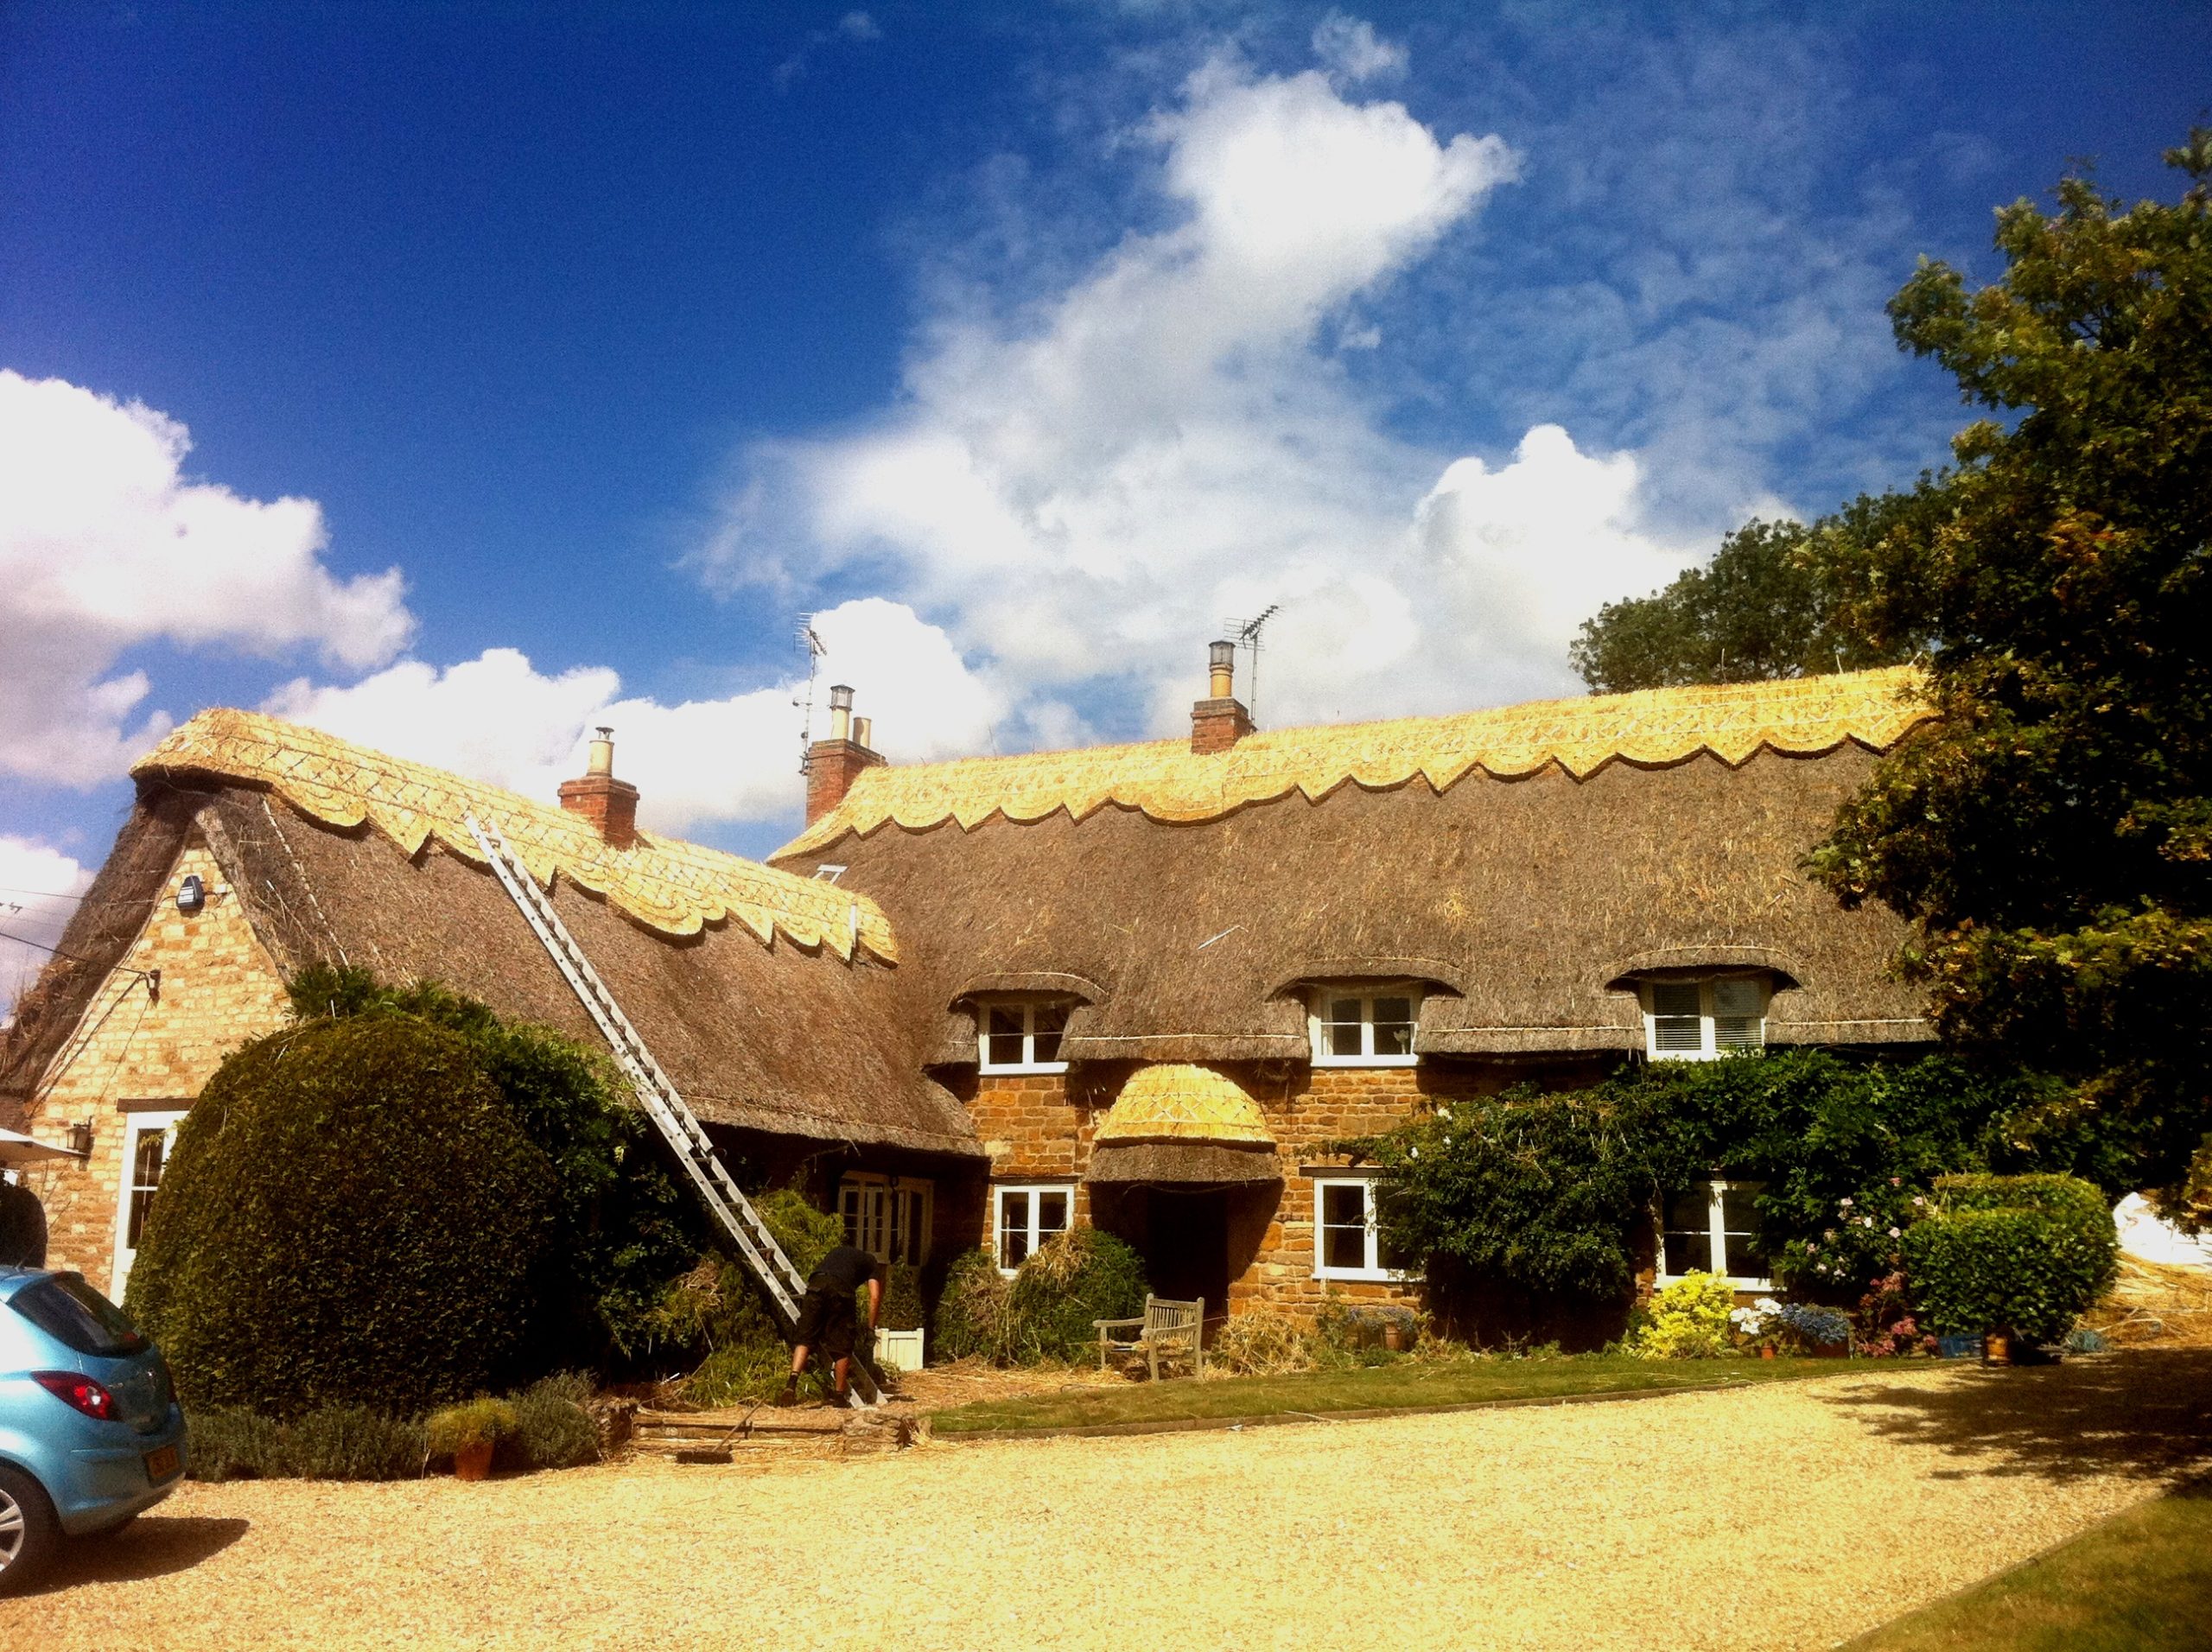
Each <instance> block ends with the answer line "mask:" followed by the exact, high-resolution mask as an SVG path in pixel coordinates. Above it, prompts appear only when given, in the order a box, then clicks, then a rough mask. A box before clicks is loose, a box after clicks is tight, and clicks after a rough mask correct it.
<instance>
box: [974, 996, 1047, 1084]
mask: <svg viewBox="0 0 2212 1652" xmlns="http://www.w3.org/2000/svg"><path fill="white" fill-rule="evenodd" d="M1067 1026H1068V1007H1067V1005H1066V1004H1065V1003H1058V1004H1054V1003H1040V1002H1039V1001H1036V1000H1034V999H1022V998H1001V999H984V1000H982V1001H980V1002H978V1003H977V1004H976V1065H977V1067H978V1069H979V1070H980V1071H983V1072H1065V1071H1067V1070H1068V1064H1067V1063H1066V1062H1065V1061H1063V1060H1061V1059H1060V1039H1061V1037H1062V1035H1064V1034H1065V1032H1067Z"/></svg>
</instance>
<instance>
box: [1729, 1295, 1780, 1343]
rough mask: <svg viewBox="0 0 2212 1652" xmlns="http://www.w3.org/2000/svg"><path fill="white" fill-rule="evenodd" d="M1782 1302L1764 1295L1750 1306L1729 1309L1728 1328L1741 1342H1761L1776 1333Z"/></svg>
mask: <svg viewBox="0 0 2212 1652" xmlns="http://www.w3.org/2000/svg"><path fill="white" fill-rule="evenodd" d="M1781 1315H1782V1304H1781V1303H1779V1302H1777V1301H1776V1300H1775V1299H1773V1298H1772V1297H1770V1296H1763V1297H1761V1298H1760V1299H1758V1301H1756V1302H1754V1303H1752V1304H1751V1306H1750V1307H1748V1308H1731V1309H1730V1310H1729V1311H1728V1329H1729V1330H1730V1331H1732V1332H1734V1333H1735V1336H1736V1337H1737V1340H1738V1342H1739V1343H1760V1342H1764V1341H1765V1340H1766V1339H1767V1338H1768V1337H1770V1336H1772V1335H1773V1334H1774V1331H1775V1327H1776V1326H1777V1325H1778V1324H1779V1323H1780V1321H1781Z"/></svg>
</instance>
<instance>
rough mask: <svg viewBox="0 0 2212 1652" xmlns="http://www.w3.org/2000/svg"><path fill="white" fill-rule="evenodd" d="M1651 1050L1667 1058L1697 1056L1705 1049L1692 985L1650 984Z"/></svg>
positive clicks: (1693, 983)
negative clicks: (1669, 1056)
mask: <svg viewBox="0 0 2212 1652" xmlns="http://www.w3.org/2000/svg"><path fill="white" fill-rule="evenodd" d="M1651 1047H1652V1048H1653V1049H1654V1050H1656V1051H1660V1052H1664V1053H1667V1054H1670V1055H1696V1054H1699V1053H1701V1052H1703V1051H1704V1049H1705V1032H1704V1028H1703V1026H1702V1025H1701V1023H1700V1018H1699V1014H1698V986H1697V982H1694V981H1656V982H1652V984H1651Z"/></svg>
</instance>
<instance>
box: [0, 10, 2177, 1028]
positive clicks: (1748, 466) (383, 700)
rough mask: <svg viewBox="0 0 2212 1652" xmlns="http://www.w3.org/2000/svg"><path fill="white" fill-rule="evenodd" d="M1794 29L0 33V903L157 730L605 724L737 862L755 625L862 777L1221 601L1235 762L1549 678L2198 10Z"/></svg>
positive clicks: (1885, 463)
mask: <svg viewBox="0 0 2212 1652" xmlns="http://www.w3.org/2000/svg"><path fill="white" fill-rule="evenodd" d="M1804 10H1805V9H1802V8H1796V7H1779V6H1777V7H1764V6H1759V5H1753V4H1734V5H1717V6H1702V7H1694V8H1692V7H1685V8H1681V9H1679V10H1675V9H1669V8H1663V7H1658V6H1634V7H1628V6H1624V7H1618V8H1607V7H1604V6H1595V5H1544V4H1521V5H1501V6H1495V7H1466V8H1440V7H1435V6H1426V7H1413V6H1390V5H1375V6H1368V7H1359V8H1338V7H1332V6H1329V5H1284V6H1263V7H1255V6H1210V5H1199V4H1190V5H1177V4H1172V3H1155V4H1145V5H1128V6H1122V7H1114V6H1108V5H1098V6H1080V5H1074V4H1062V5H1048V4H1041V3H1039V4H1020V5H1016V4H1007V5H1001V6H982V5H976V6H964V7H963V6H950V5H939V4H931V5H922V4H899V3H871V4H868V5H867V6H866V7H865V8H864V9H855V8H852V7H849V6H836V5H832V6H822V7H812V6H804V5H750V6H720V7H712V6H703V5H698V6H694V5H683V4H636V5H621V4H598V5H583V4H575V5H560V4H529V5H525V4H519V3H516V4H494V3H478V4H472V5H467V6H458V5H456V6H450V7H447V6H437V5H431V4H423V3H410V4H401V5H373V6H372V5H350V4H300V5H291V6H282V7H277V6H248V5H226V4H222V3H213V0H207V3H199V4H194V5H191V6H171V5H163V4H156V3H136V4H130V5H118V4H108V5H90V4H87V5H63V4H48V3H40V0H18V3H16V4H14V5H11V6H10V7H8V8H7V9H5V10H4V11H0V221H4V224H5V226H6V232H5V234H4V235H3V236H0V371H4V372H8V373H10V374H12V375H14V377H13V378H7V379H0V391H4V394H0V404H4V405H0V438H4V442H5V446H6V447H7V448H11V449H12V450H13V452H14V454H15V459H14V461H13V467H12V469H11V468H10V461H9V459H7V458H6V457H5V456H4V455H0V639H5V640H4V642H0V849H4V853H0V884H5V885H10V886H16V887H62V886H69V887H74V886H77V880H81V878H82V877H83V876H84V875H85V872H86V868H87V867H92V866H96V865H97V863H98V861H99V858H100V857H101V855H103V854H104V853H105V848H106V843H107V841H108V839H109V837H110V836H111V833H112V831H113V829H114V827H115V825H116V824H117V823H118V821H119V819H120V817H121V815H122V812H123V811H124V809H125V808H126V807H127V804H128V800H129V796H130V791H129V785H128V783H127V781H125V780H124V778H123V772H124V769H125V768H126V767H127V766H128V763H129V761H130V758H131V756H132V754H133V753H135V752H136V751H137V750H140V749H143V747H144V746H145V745H146V744H147V743H149V741H150V740H152V739H153V738H156V737H157V735H158V734H159V732H160V731H161V730H162V728H166V727H167V726H168V724H169V723H170V722H172V721H181V720H182V719H183V718H185V717H187V716H188V715H191V714H192V713H193V712H194V710H196V709H198V708H200V707H202V706H205V705H208V704H220V703H230V704H243V705H249V706H259V705H267V706H270V707H272V708H277V709H279V710H282V711H284V712H286V713H287V714H289V715H297V716H301V717H303V718H305V719H307V720H308V721H316V722H319V723H321V724H322V725H324V726H327V727H330V728H334V729H335V730H337V731H338V732H340V733H343V734H349V735H352V736H354V737H357V738H361V739H365V740H372V741H374V742H375V743H378V744H380V745H383V746H385V747H389V748H391V749H393V750H397V751H401V752H404V753H408V754H410V755H415V756H417V757H421V758H423V759H426V760H431V761H436V762H442V763H445V764H448V765H449V766H455V767H461V768H464V769H467V770H468V771H470V772H475V773H479V774H482V775H485V776H486V777H487V778H494V779H498V780H500V781H502V782H504V783H506V784H511V785H518V787H522V788H524V789H528V790H531V791H541V792H545V793H547V794H548V795H550V785H551V782H552V781H553V780H554V779H556V778H558V776H559V775H560V774H562V773H564V772H569V771H570V770H571V769H572V768H573V767H574V766H575V764H574V752H575V742H576V740H577V739H578V738H579V737H580V736H581V734H582V732H583V730H584V728H585V726H586V724H587V723H588V722H589V721H593V720H594V719H596V718H601V717H605V718H607V719H608V720H611V721H613V722H614V723H615V724H616V726H617V740H618V753H619V754H620V755H619V758H618V766H620V767H622V768H624V769H625V770H626V772H629V773H631V774H632V777H633V778H637V779H638V781H639V785H641V787H643V789H644V791H645V815H646V817H647V819H648V821H649V822H652V821H658V823H660V824H662V825H664V827H667V828H670V829H680V830H683V831H684V832H686V833H688V834H690V835H692V836H698V837H701V838H702V839H704V840H706V841H709V842H716V843H720V844H722V845H724V846H727V847H730V848H738V849H741V850H745V851H747V852H753V853H760V852H764V851H765V850H766V849H767V848H771V847H772V846H773V845H774V844H775V843H776V842H779V841H781V839H782V838H783V837H784V836H786V835H788V833H789V831H790V829H791V828H792V826H793V825H794V824H795V821H796V810H797V805H798V795H799V794H798V775H797V773H796V755H797V750H798V725H797V718H798V713H797V712H796V711H795V710H794V709H793V708H791V704H790V702H791V697H792V693H793V681H794V674H795V673H796V672H798V671H800V670H802V669H803V667H802V665H801V662H800V658H799V654H798V649H797V646H796V645H795V643H794V641H793V629H794V626H795V624H796V622H797V619H798V615H799V614H800V613H808V612H817V613H823V615H824V619H823V623H822V625H821V626H820V629H821V630H822V632H823V635H824V636H825V638H826V639H827V640H828V641H829V644H830V645H831V649H832V658H831V659H830V660H829V662H828V668H827V669H828V670H829V674H830V676H832V677H842V678H849V679H850V680H852V681H854V682H855V683H856V684H857V685H858V686H859V687H860V689H861V700H862V709H863V710H872V711H874V714H875V717H876V727H877V743H878V744H879V745H880V746H881V747H884V748H885V749H886V750H887V752H888V753H890V754H891V755H892V756H893V759H894V760H896V759H900V758H909V759H911V758H922V757H931V756H940V755H949V754H952V753H962V752H970V751H984V750H1014V749H1023V748H1028V747H1035V746H1039V745H1044V744H1056V743H1062V742H1066V741H1076V740H1095V739H1103V738H1127V737H1135V736H1141V735H1145V734H1157V733H1161V732H1166V731H1167V730H1169V729H1172V728H1173V727H1174V725H1175V722H1176V721H1177V719H1178V718H1179V715H1181V708H1183V707H1185V705H1186V704H1187V702H1188V701H1189V699H1190V698H1191V697H1192V696H1193V695H1194V694H1195V693H1197V692H1198V690H1199V689H1200V687H1201V677H1202V664H1203V645H1204V644H1205V641H1206V640H1207V639H1209V638H1210V637H1211V636H1212V635H1213V634H1214V633H1215V632H1216V631H1217V629H1218V626H1219V621H1220V620H1221V619H1222V618H1223V617H1224V615H1226V614H1229V613H1249V612H1253V611H1256V609H1257V608H1259V607H1263V606H1265V605H1266V604H1267V603H1268V602H1281V603H1282V604H1283V613H1282V614H1281V617H1280V619H1278V620H1277V622H1276V624H1275V626H1274V630H1273V632H1271V637H1270V640H1271V643H1272V644H1273V647H1272V649H1271V651H1270V652H1269V654H1268V657H1267V660H1266V664H1265V676H1264V677H1263V681H1262V702H1261V705H1260V707H1259V710H1260V715H1261V717H1262V721H1266V722H1274V723H1281V722H1284V721H1303V720H1307V719H1325V718H1337V717H1350V716H1362V715H1389V714H1391V713H1402V712H1409V711H1425V710H1441V709H1446V708H1453V707H1460V706H1468V705H1478V704H1485V703H1496V702H1504V701H1509V700H1512V699H1516V698H1522V697H1529V696H1538V695H1543V694H1548V693H1561V692H1572V691H1573V690H1574V689H1575V687H1576V684H1575V683H1574V682H1573V679H1572V677H1570V676H1569V675H1568V673H1567V669H1566V663H1565V641H1566V639H1567V636H1568V635H1570V634H1571V633H1572V631H1573V625H1574V623H1575V622H1576V621H1577V620H1579V619H1580V618H1581V617H1582V616H1583V615H1585V614H1586V613H1589V612H1591V611H1592V609H1594V608H1595V607H1596V606H1597V605H1598V604H1599V602H1600V601H1602V600H1607V599H1609V598H1611V597H1615V596H1618V595H1623V594H1631V593H1640V592H1642V591H1645V590H1649V589H1651V588H1654V587H1656V585H1658V584H1660V583H1662V582H1663V581H1664V580H1665V579H1667V578H1669V577H1670V576H1671V575H1673V574H1674V573H1675V571H1676V570H1677V569H1680V568H1681V567H1683V566H1685V565H1687V564H1688V562H1692V561H1694V560H1695V559H1696V558H1698V557H1700V556H1707V555H1709V554H1710V552H1711V550H1712V549H1713V544H1714V543H1715V542H1716V540H1717V537H1718V536H1719V533H1720V532H1722V531H1725V530H1726V528H1727V527H1729V526H1731V525H1732V524H1735V523H1736V522H1738V521H1740V520H1742V519H1743V518H1745V516H1746V515H1748V514H1751V513H1753V512H1761V511H1763V512H1768V513H1772V512H1777V511H1797V512H1801V513H1804V512H1817V511H1821V510H1824V509H1827V508H1829V507H1831V506H1833V505H1835V504H1836V503H1838V502H1839V501H1840V499H1844V498H1846V497H1847V496H1849V495H1850V494H1852V493H1853V492H1858V491H1859V490H1861V489H1867V488H1878V487H1881V486H1888V485H1891V484H1894V483H1897V482H1899V481H1903V480H1908V479H1909V478H1910V476H1911V475H1912V474H1913V473H1916V471H1917V470H1918V469H1919V468H1921V467H1923V466H1925V465H1928V464H1931V463H1935V462H1939V461H1941V459H1942V456H1943V453H1944V448H1943V442H1944V439H1945V438H1946V436H1947V435H1948V433H1949V432H1950V431H1951V430H1952V429H1955V427H1956V426H1957V425H1958V424H1959V423H1961V422H1962V414H1961V410H1960V409H1959V408H1958V405H1957V403H1956V398H1955V395H1954V394H1953V392H1952V391H1951V389H1950V387H1949V386H1948V384H1947V383H1946V382H1945V381H1943V380H1942V378H1941V377H1940V375H1938V374H1937V373H1936V371H1935V370H1934V369H1932V368H1930V367H1929V366H1927V365H1924V364H1918V363H1915V362H1912V361H1910V360H1909V359H1905V358H1904V357H1902V356H1900V355H1899V354H1898V353H1897V351H1896V349H1895V347H1894V346H1893V345H1892V343H1891V340H1890V337H1889V333H1888V327H1887V323H1886V321H1885V318H1884V316H1883V315H1882V313H1881V306H1882V302H1883V301H1884V300H1885V297H1886V296H1887V295H1889V293H1891V291H1893V290H1894V289H1895V288H1896V287H1897V284H1898V283H1900V282H1901V281H1902V280H1903V279H1904V276H1906V275H1907V274H1908V273H1909V272H1910V269H1911V267H1912V264H1913V260H1914V258H1915V257H1916V256H1917V255H1920V254H1922V253H1926V254H1929V255H1933V256H1937V257H1946V258H1949V259H1952V260H1953V261H1955V262H1957V263H1961V264H1964V265H1966V266H1967V268H1968V269H1969V270H1972V271H1973V272H1974V274H1976V275H1977V276H1980V277H1984V278H1986V276H1989V275H1991V274H1993V273H1994V268H1995V266H1994V264H1993V259H1992V255H1991V254H1990V252H1989V250H1988V238H1989V228H1990V210H1991V208H1992V206H1993V205H1995V204H1996V203H1998V202H2000V201H2005V200H2012V199H2013V198H2015V197H2017V196H2018V195H2021V194H2041V193H2042V192H2044V191H2045V190H2047V189H2048V187H2050V184H2051V183H2052V182H2053V181H2055V180H2056V177H2057V176H2058V175H2059V174H2060V172H2061V171H2062V170H2063V168H2064V167H2065V166H2066V164H2067V163H2068V162H2069V159H2071V158H2073V157H2076V156H2094V157H2095V158H2096V160H2097V162H2098V165H2099V171H2100V175H2101V178H2102V180H2103V181H2104V182H2105V183H2106V184H2107V187H2109V188H2111V189H2112V190H2113V192H2115V193H2117V194H2123V195H2129V196H2134V195H2141V194H2152V193H2155V194H2161V195H2164V196H2167V197H2169V198H2170V197H2171V195H2172V194H2173V193H2174V191H2173V187H2172V186H2171V183H2170V182H2169V181H2168V180H2167V178H2166V176H2165V175H2164V171H2163V168H2161V167H2160V166H2159V164H2158V151H2159V150H2160V149H2162V148H2164V147H2165V146H2167V145H2169V144H2171V143H2176V142H2178V141H2179V139H2180V137H2181V136H2182V134H2183V130H2185V129H2186V127H2187V126H2188V125H2189V124H2190V122H2191V121H2192V120H2193V119H2197V118H2202V114H2203V111H2204V110H2205V107H2206V105H2207V104H2208V102H2209V101H2212V76H2208V75H2207V74H2206V73H2205V72H2204V67H2203V66H2204V65H2205V64H2206V63H2207V62H2212V38H2208V36H2212V28H2208V14H2207V12H2206V11H2205V10H2204V9H2203V8H2202V6H2198V5H2182V4H2171V5H2155V4H2126V3H2118V4H2108V5H2104V6H2100V7H2097V8H2094V9H2089V8H2082V7H2062V6H2044V7H2036V6H2025V7H2023V6H2017V5H2016V6H2005V7H1997V6H1990V7H1948V6H1942V5H1919V6H1911V7H1907V6H1870V7H1850V6H1843V7H1837V8H1829V9H1823V16H1821V19H1820V20H1819V21H1816V22H1808V21H1806V20H1805V18H1804V16H1802V13H1803V12H1804ZM187 433H188V435H187ZM287 501H289V502H290V503H286V502H287ZM7 587H12V588H13V594H12V595H11V594H10V592H9V590H8V589H7ZM825 680H826V679H825ZM55 880H59V881H55ZM9 899H11V897H10V894H9V893H7V892H6V891H5V890H0V902H4V901H7V900H9ZM51 910H55V909H48V908H44V907H41V908H39V909H38V910H37V911H34V912H29V913H19V914H15V915H14V920H13V921H17V922H20V923H32V922H44V921H47V916H45V915H48V914H50V911H51ZM7 918H10V914H8V913H7V912H4V910H0V919H7ZM5 927H7V924H6V923H0V928H5ZM3 962H4V961H0V963H3ZM4 993H5V983H0V995H4Z"/></svg>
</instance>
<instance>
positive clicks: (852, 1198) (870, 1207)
mask: <svg viewBox="0 0 2212 1652" xmlns="http://www.w3.org/2000/svg"><path fill="white" fill-rule="evenodd" d="M936 1191H937V1190H936V1188H935V1187H934V1185H932V1184H931V1182H930V1180H929V1179H928V1178H927V1177H925V1176H885V1175H879V1174H877V1173H876V1172H873V1171H865V1170H855V1171H849V1172H846V1174H845V1177H844V1179H842V1181H840V1182H839V1183H838V1184H837V1216H838V1218H839V1219H840V1220H841V1221H842V1222H843V1223H844V1224H845V1242H846V1243H847V1244H849V1245H855V1246H857V1247H858V1248H859V1249H862V1250H865V1251H866V1252H868V1255H871V1256H873V1257H874V1258H875V1259H876V1260H877V1261H885V1262H902V1263H905V1264H906V1265H907V1266H909V1267H912V1268H919V1267H920V1266H921V1265H922V1264H923V1263H924V1262H925V1261H928V1260H929V1255H930V1206H931V1201H932V1199H933V1198H935V1195H936Z"/></svg>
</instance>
